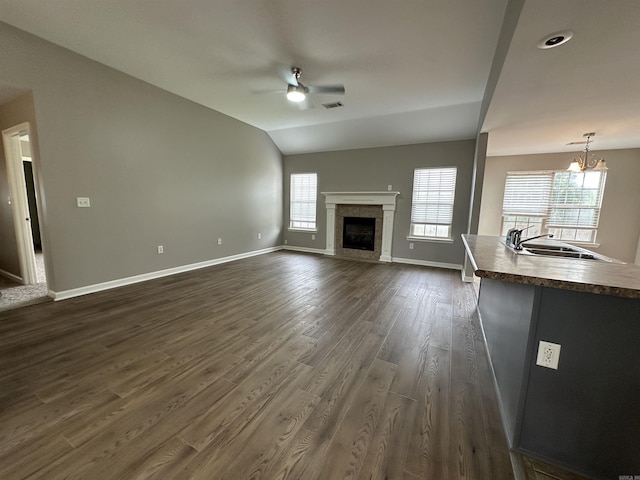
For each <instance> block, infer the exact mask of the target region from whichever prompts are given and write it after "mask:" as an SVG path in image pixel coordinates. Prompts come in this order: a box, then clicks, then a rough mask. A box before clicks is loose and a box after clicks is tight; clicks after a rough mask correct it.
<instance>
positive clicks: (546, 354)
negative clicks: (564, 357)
mask: <svg viewBox="0 0 640 480" xmlns="http://www.w3.org/2000/svg"><path fill="white" fill-rule="evenodd" d="M559 360H560V345H558V344H557V343H551V342H542V341H541V342H540V344H539V345H538V358H537V359H536V365H540V366H541V367H546V368H553V369H554V370H557V369H558V362H559Z"/></svg>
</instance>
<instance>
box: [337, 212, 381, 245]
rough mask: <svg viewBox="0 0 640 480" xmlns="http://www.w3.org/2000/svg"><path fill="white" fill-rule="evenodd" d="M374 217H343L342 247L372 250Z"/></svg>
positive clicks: (374, 226)
mask: <svg viewBox="0 0 640 480" xmlns="http://www.w3.org/2000/svg"><path fill="white" fill-rule="evenodd" d="M375 238H376V219H375V218H366V217H344V223H343V229H342V248H351V249H353V250H369V251H371V252H373V251H374V249H375V248H374V246H375Z"/></svg>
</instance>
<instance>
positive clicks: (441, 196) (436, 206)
mask: <svg viewBox="0 0 640 480" xmlns="http://www.w3.org/2000/svg"><path fill="white" fill-rule="evenodd" d="M456 173H457V170H456V168H416V169H415V171H414V173H413V199H412V202H411V227H410V231H409V235H410V236H412V237H424V238H451V221H452V220H453V200H454V197H455V190H456Z"/></svg>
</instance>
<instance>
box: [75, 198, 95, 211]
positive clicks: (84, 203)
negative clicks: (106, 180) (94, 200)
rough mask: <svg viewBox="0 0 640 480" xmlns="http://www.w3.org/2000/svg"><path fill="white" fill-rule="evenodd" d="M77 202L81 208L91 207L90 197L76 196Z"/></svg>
mask: <svg viewBox="0 0 640 480" xmlns="http://www.w3.org/2000/svg"><path fill="white" fill-rule="evenodd" d="M76 204H77V205H78V207H80V208H89V207H90V206H91V202H90V201H89V197H76Z"/></svg>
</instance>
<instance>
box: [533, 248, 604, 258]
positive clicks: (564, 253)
mask: <svg viewBox="0 0 640 480" xmlns="http://www.w3.org/2000/svg"><path fill="white" fill-rule="evenodd" d="M524 250H525V251H527V252H529V253H532V254H533V255H546V256H547V257H563V258H582V259H584V260H600V261H607V260H604V259H601V258H599V257H597V256H596V255H594V254H593V253H587V252H578V251H576V250H573V249H566V250H550V249H543V248H527V247H525V248H524Z"/></svg>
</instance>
